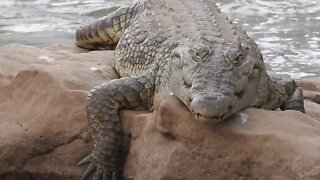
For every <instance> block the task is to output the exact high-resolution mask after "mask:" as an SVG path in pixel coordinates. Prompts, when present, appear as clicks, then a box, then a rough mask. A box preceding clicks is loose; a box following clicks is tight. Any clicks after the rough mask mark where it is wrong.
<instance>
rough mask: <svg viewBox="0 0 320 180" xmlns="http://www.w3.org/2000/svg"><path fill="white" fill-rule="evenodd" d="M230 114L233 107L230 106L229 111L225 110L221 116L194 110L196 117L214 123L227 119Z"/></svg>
mask: <svg viewBox="0 0 320 180" xmlns="http://www.w3.org/2000/svg"><path fill="white" fill-rule="evenodd" d="M230 115H232V107H231V106H230V107H229V108H228V110H227V112H225V113H224V114H222V115H220V116H206V115H203V114H200V113H195V112H194V117H195V118H196V119H197V120H199V121H202V122H214V123H218V122H220V121H222V120H224V119H226V118H227V117H229V116H230Z"/></svg>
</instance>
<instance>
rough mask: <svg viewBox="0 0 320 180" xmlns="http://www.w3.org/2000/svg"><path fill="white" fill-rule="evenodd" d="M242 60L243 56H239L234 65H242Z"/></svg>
mask: <svg viewBox="0 0 320 180" xmlns="http://www.w3.org/2000/svg"><path fill="white" fill-rule="evenodd" d="M242 59H243V55H242V54H239V55H238V56H237V57H236V58H235V59H234V61H233V64H234V65H236V66H237V65H240V63H241V61H242Z"/></svg>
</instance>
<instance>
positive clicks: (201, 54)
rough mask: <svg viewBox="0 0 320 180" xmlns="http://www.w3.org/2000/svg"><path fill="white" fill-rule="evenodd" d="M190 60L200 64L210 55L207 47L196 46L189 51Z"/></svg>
mask: <svg viewBox="0 0 320 180" xmlns="http://www.w3.org/2000/svg"><path fill="white" fill-rule="evenodd" d="M191 54H192V59H193V60H195V61H197V62H201V61H204V60H205V59H206V57H207V56H208V55H210V54H211V50H210V48H209V47H207V46H196V47H194V48H193V49H192V50H191Z"/></svg>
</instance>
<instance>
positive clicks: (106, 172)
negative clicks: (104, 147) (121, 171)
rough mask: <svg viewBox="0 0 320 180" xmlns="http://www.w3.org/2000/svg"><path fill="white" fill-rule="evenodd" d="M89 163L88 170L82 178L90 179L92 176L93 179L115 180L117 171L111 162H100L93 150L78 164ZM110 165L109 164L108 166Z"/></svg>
mask: <svg viewBox="0 0 320 180" xmlns="http://www.w3.org/2000/svg"><path fill="white" fill-rule="evenodd" d="M88 163H90V164H89V166H88V167H87V169H86V171H85V172H84V174H83V175H82V177H81V179H80V180H88V179H90V177H92V179H93V180H115V179H116V173H115V172H113V169H112V168H110V163H109V164H108V163H107V164H106V163H103V162H99V161H98V160H96V158H94V154H93V152H92V153H90V154H89V155H87V156H86V157H85V158H83V159H82V160H81V161H80V162H79V163H78V165H79V166H80V165H84V164H88ZM111 164H112V163H111ZM108 165H109V166H108Z"/></svg>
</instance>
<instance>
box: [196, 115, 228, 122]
mask: <svg viewBox="0 0 320 180" xmlns="http://www.w3.org/2000/svg"><path fill="white" fill-rule="evenodd" d="M224 116H225V115H222V116H205V115H202V114H199V113H196V114H194V117H195V118H196V119H197V120H199V121H203V122H209V121H212V122H220V121H222V120H223V119H224Z"/></svg>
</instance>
